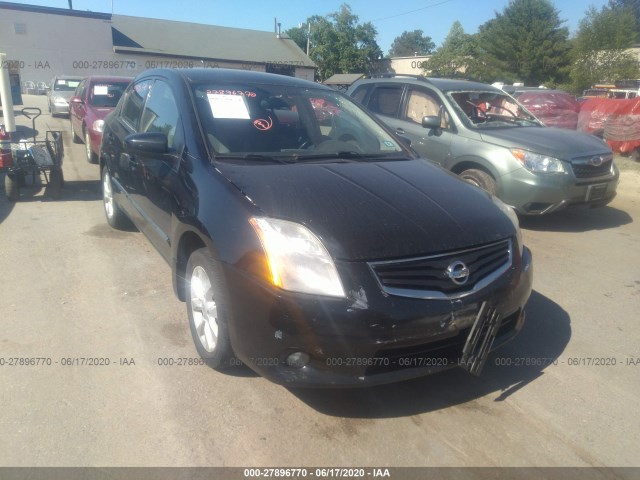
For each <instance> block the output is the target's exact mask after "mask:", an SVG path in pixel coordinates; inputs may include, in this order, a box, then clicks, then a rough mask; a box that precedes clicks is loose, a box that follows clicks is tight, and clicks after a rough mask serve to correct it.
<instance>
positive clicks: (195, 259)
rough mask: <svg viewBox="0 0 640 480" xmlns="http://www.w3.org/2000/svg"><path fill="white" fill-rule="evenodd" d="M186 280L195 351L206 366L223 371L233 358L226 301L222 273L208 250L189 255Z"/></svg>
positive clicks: (188, 312) (200, 250)
mask: <svg viewBox="0 0 640 480" xmlns="http://www.w3.org/2000/svg"><path fill="white" fill-rule="evenodd" d="M186 279H187V285H186V287H187V288H186V292H187V314H188V316H189V326H190V328H191V335H192V337H193V341H194V343H195V346H196V350H197V351H198V354H199V355H200V356H201V357H202V358H203V359H204V360H205V361H206V362H207V364H208V365H209V366H210V367H212V368H215V369H218V370H220V369H223V368H224V367H226V366H228V365H229V360H230V359H231V358H232V357H233V350H232V349H231V341H230V340H229V328H228V322H229V321H230V320H231V318H230V317H231V311H230V308H229V305H230V302H229V300H228V293H227V289H226V283H225V280H224V277H223V274H222V270H221V268H220V266H219V265H218V263H217V262H216V261H215V260H214V259H213V257H212V256H211V254H210V253H209V250H208V249H206V248H201V249H199V250H196V251H195V252H193V253H192V254H191V256H190V257H189V261H188V263H187V272H186Z"/></svg>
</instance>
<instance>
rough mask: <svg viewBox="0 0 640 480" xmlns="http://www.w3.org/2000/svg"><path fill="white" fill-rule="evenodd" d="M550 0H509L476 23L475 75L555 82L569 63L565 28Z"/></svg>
mask: <svg viewBox="0 0 640 480" xmlns="http://www.w3.org/2000/svg"><path fill="white" fill-rule="evenodd" d="M563 23H564V21H563V20H560V17H559V13H558V11H557V10H556V8H555V7H554V6H553V4H552V3H551V1H550V0H511V1H510V2H509V5H507V7H505V8H504V10H503V11H502V13H496V16H495V18H493V19H491V20H489V21H488V22H486V23H485V24H484V25H481V26H480V29H479V33H478V50H477V52H476V57H475V58H476V62H475V70H474V71H475V74H476V75H477V76H478V77H481V78H482V79H483V80H484V81H496V80H505V79H508V80H511V79H514V80H519V81H522V82H525V84H528V85H539V84H542V83H547V82H551V83H557V82H559V81H563V80H564V78H565V77H566V75H567V73H568V71H567V68H568V66H569V50H570V43H569V40H568V38H569V30H568V29H567V28H566V27H563V26H562V24H563Z"/></svg>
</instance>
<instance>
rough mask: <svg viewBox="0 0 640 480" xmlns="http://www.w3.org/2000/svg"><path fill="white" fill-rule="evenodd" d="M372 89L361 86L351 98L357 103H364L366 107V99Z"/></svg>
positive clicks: (368, 86)
mask: <svg viewBox="0 0 640 480" xmlns="http://www.w3.org/2000/svg"><path fill="white" fill-rule="evenodd" d="M370 89H371V85H361V86H359V87H358V88H356V89H355V91H354V92H353V95H351V98H353V99H354V100H355V101H356V102H358V103H362V104H363V105H364V97H365V96H366V95H367V92H368V91H369V90H370Z"/></svg>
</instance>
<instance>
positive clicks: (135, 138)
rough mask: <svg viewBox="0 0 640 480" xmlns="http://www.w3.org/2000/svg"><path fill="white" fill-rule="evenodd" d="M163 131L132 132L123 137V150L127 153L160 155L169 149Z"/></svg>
mask: <svg viewBox="0 0 640 480" xmlns="http://www.w3.org/2000/svg"><path fill="white" fill-rule="evenodd" d="M168 144H169V140H168V138H167V135H166V134H165V133H158V132H149V133H132V134H131V135H127V136H126V137H125V139H124V150H125V152H127V153H129V154H143V155H144V154H147V155H162V154H165V153H167V152H168V151H169V147H168Z"/></svg>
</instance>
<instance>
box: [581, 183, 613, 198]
mask: <svg viewBox="0 0 640 480" xmlns="http://www.w3.org/2000/svg"><path fill="white" fill-rule="evenodd" d="M606 194H607V184H606V183H599V184H597V185H589V186H588V187H587V192H586V194H585V198H584V199H585V201H586V202H591V201H594V200H602V199H604V197H605V196H606Z"/></svg>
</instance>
